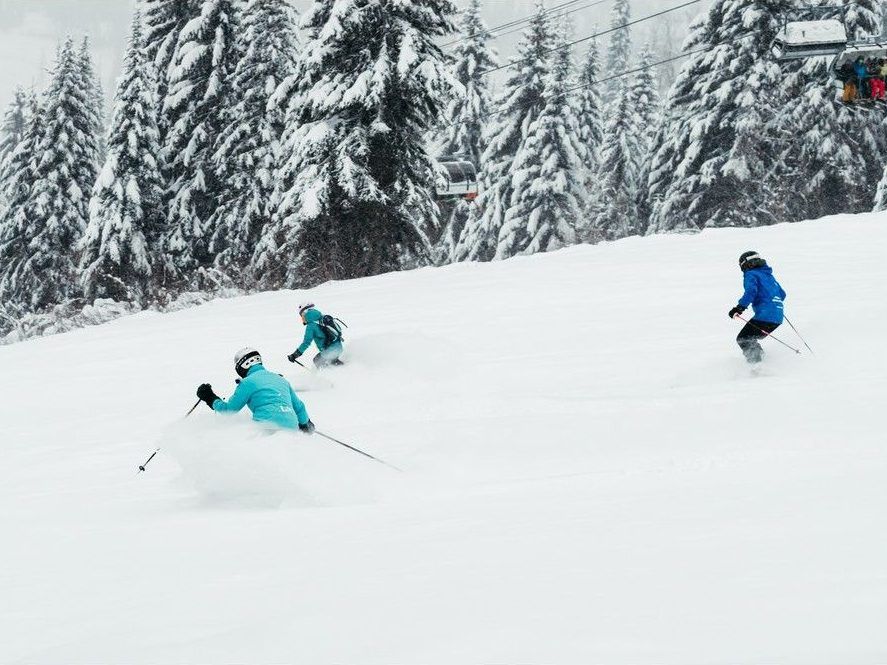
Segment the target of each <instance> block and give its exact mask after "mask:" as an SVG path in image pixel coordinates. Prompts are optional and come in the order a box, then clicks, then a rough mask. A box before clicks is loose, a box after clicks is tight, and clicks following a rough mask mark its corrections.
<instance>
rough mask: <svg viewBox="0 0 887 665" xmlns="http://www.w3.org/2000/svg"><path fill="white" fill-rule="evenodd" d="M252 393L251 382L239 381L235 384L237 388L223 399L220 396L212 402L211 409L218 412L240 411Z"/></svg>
mask: <svg viewBox="0 0 887 665" xmlns="http://www.w3.org/2000/svg"><path fill="white" fill-rule="evenodd" d="M252 394H253V388H252V384H250V383H248V382H247V381H241V382H240V383H238V384H237V390H235V391H234V394H233V395H231V397H230V398H229V399H228V400H227V401H225V400H223V399H222V398H221V397H220V398H219V399H217V400H216V401H215V402H213V411H218V412H219V413H225V412H227V413H236V412H237V411H240V410H241V409H242V408H243V407H244V406H246V403H247V402H248V401H249V398H250V395H252Z"/></svg>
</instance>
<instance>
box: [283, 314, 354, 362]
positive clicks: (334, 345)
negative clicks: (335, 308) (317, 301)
mask: <svg viewBox="0 0 887 665" xmlns="http://www.w3.org/2000/svg"><path fill="white" fill-rule="evenodd" d="M299 316H301V317H302V325H304V326H305V335H304V337H303V338H302V343H301V344H300V345H299V348H298V349H296V350H295V351H293V352H292V353H291V354H289V355H288V356H287V360H289V361H290V362H291V363H294V362H296V360H297V359H298V358H299V356H301V355H302V354H303V353H305V351H307V350H308V347H310V346H311V344H312V342H313V343H314V344H315V345H316V346H317V350H318V351H319V353H318V354H317V355H316V356H314V366H315V367H317V368H318V369H320V368H321V367H329V366H330V365H344V364H345V363H343V362H342V361H341V360H339V356H341V355H342V351H343V347H342V333H341V331H339V330H336V329H335V328H333V327H331V326H327V325H324V324H323V322H322V320H321V319H323V314H321V313H320V311H319V310H317V309H315V308H314V303H311V302H307V303H302V304H301V305H299Z"/></svg>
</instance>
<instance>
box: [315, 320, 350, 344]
mask: <svg viewBox="0 0 887 665" xmlns="http://www.w3.org/2000/svg"><path fill="white" fill-rule="evenodd" d="M340 323H341V324H342V325H343V326H345V327H346V328H347V327H348V325H347V324H346V323H345V322H344V321H342V320H341V319H337V318H336V317H334V316H330V315H329V314H324V315H323V316H322V317H320V321H318V322H317V325H318V326H319V327H320V331H321V332H322V333H323V337H324V348H326V347H328V346H331V345H333V344H335V343H336V342H341V341H343V340H344V339H345V338H344V337H342V328H341V326H340V325H339V324H340Z"/></svg>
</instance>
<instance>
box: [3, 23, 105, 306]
mask: <svg viewBox="0 0 887 665" xmlns="http://www.w3.org/2000/svg"><path fill="white" fill-rule="evenodd" d="M93 101H94V100H93V99H92V98H91V97H90V96H89V90H88V89H85V88H84V84H83V77H82V67H81V61H80V59H79V57H78V55H77V53H76V52H75V49H74V43H73V41H72V40H71V39H70V38H69V39H68V40H67V41H66V42H65V43H64V44H63V46H62V47H61V49H60V50H59V53H58V57H57V62H56V65H55V68H54V70H53V73H52V80H51V82H50V85H49V88H48V89H47V91H46V94H45V97H44V103H43V107H44V111H43V113H42V118H43V127H42V129H41V133H42V136H41V140H40V142H39V145H38V147H37V151H36V169H35V171H34V174H33V183H34V184H33V186H32V187H31V191H30V194H29V196H28V200H27V202H26V204H25V212H26V215H25V219H24V223H23V226H22V227H21V228H20V229H19V230H18V231H19V238H20V241H21V242H23V243H24V246H25V247H27V251H25V252H20V253H17V254H16V255H15V256H12V257H11V261H10V265H9V266H8V268H7V271H8V272H7V278H6V280H7V282H6V283H7V285H8V287H7V288H8V290H7V291H6V292H5V294H4V295H6V296H7V297H8V298H9V299H11V300H12V301H13V302H14V303H16V304H18V305H19V306H20V308H21V309H22V310H24V311H26V312H40V311H45V310H46V309H48V308H49V307H51V306H53V305H55V304H58V303H62V302H65V301H66V300H68V299H71V298H76V297H79V295H80V290H79V286H78V280H77V272H78V271H77V263H76V259H75V255H74V252H73V251H72V249H73V248H75V247H76V246H77V243H78V241H79V240H80V237H81V236H82V234H83V230H84V229H85V227H86V219H87V203H88V194H87V192H86V191H84V190H83V186H84V185H83V184H82V180H81V178H84V174H85V171H86V169H87V166H88V154H89V152H88V151H89V149H90V146H95V145H96V144H97V141H96V137H95V136H92V135H89V131H90V130H91V129H92V128H93V127H94V124H93V119H94V117H95V109H93V108H90V105H91V104H92V102H93ZM90 187H91V183H90Z"/></svg>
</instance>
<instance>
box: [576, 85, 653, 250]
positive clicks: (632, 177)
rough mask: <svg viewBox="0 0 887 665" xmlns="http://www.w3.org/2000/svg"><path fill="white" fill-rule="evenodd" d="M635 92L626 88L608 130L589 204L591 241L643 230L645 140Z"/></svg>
mask: <svg viewBox="0 0 887 665" xmlns="http://www.w3.org/2000/svg"><path fill="white" fill-rule="evenodd" d="M634 109H635V107H634V100H633V99H632V90H631V88H629V87H628V86H622V88H621V89H620V91H619V96H618V98H617V103H616V106H615V107H613V108H612V109H611V111H610V117H609V118H608V120H607V126H606V129H605V130H604V146H603V149H602V150H601V161H600V168H599V170H598V178H597V184H596V186H595V188H594V190H593V194H592V198H591V201H590V203H589V218H590V219H591V225H590V226H591V231H590V233H589V235H588V240H589V241H591V242H600V241H602V240H617V239H619V238H625V237H627V236H630V235H635V234H637V233H639V231H640V228H639V226H640V220H639V219H638V214H637V195H638V177H639V171H640V154H639V153H640V149H641V141H639V139H640V135H639V134H638V124H637V119H636V117H635V114H634Z"/></svg>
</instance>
